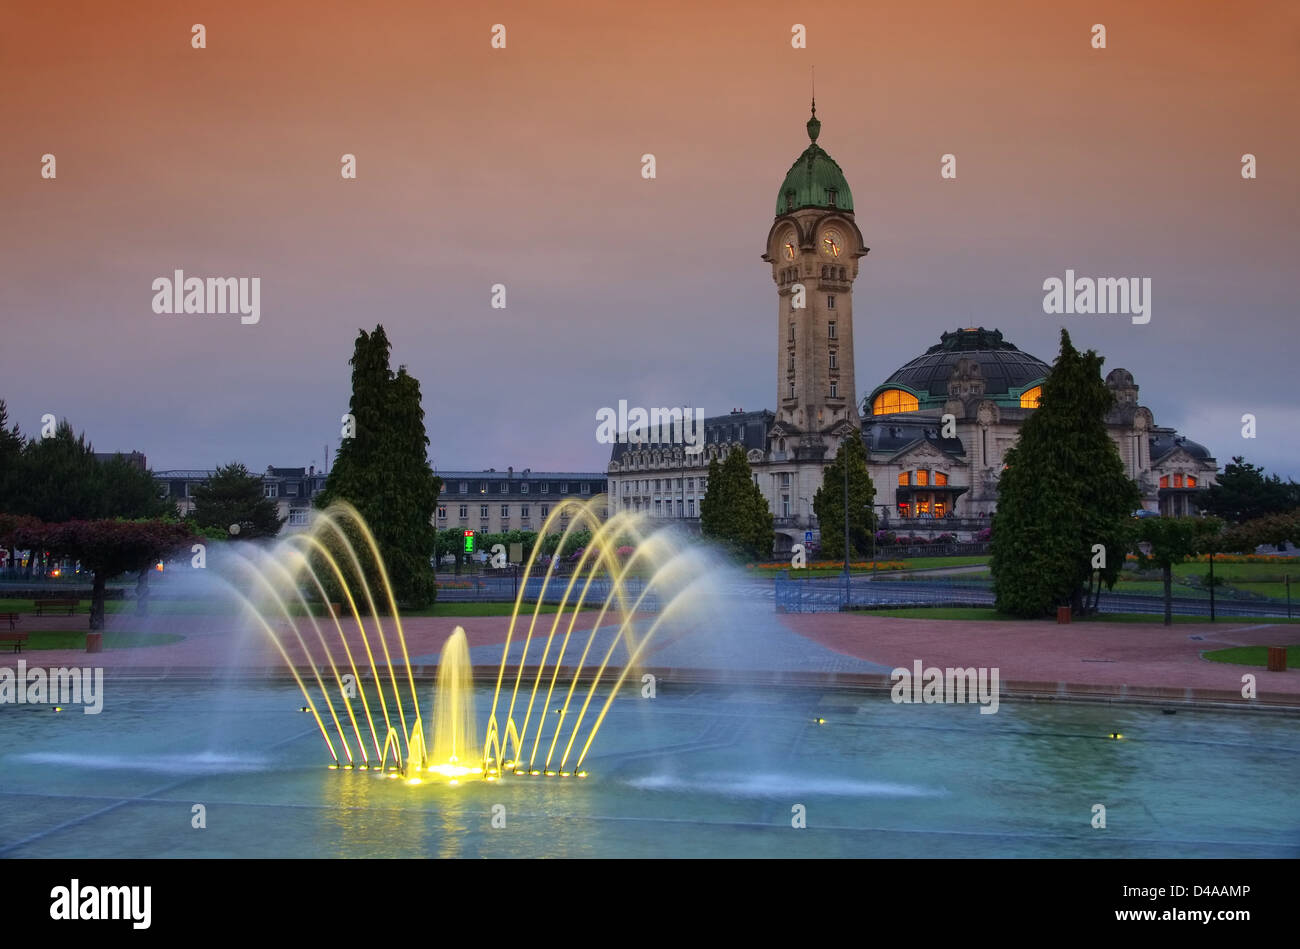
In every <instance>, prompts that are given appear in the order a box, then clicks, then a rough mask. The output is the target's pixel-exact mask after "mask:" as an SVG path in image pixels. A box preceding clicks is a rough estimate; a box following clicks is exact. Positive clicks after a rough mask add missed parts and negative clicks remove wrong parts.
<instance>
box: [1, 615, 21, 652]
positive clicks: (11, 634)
mask: <svg viewBox="0 0 1300 949" xmlns="http://www.w3.org/2000/svg"><path fill="white" fill-rule="evenodd" d="M5 620H8V621H9V622H8V623H7V624H5ZM17 623H18V614H17V613H0V624H4V625H8V627H9V628H8V629H7V630H6V629H5V628H4V625H0V643H13V644H14V652H22V651H23V643H25V642H27V634H26V633H20V632H18V631H17V630H15V629H14V626H15V625H16V624H17Z"/></svg>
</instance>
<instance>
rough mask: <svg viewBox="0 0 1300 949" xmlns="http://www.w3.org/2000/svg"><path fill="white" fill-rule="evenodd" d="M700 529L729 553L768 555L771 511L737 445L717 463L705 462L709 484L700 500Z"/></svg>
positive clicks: (772, 539)
mask: <svg viewBox="0 0 1300 949" xmlns="http://www.w3.org/2000/svg"><path fill="white" fill-rule="evenodd" d="M700 529H701V531H702V532H703V534H704V536H705V537H707V538H710V539H711V540H714V541H716V542H717V543H719V544H720V545H721V546H722V547H723V548H724V549H725V550H727V551H728V552H729V553H731V554H732V556H736V557H744V558H748V559H751V560H764V559H766V558H768V557H770V556H772V545H773V543H774V542H775V540H776V535H775V534H774V532H773V531H772V512H771V511H770V510H768V506H767V501H766V499H764V497H763V492H762V491H760V490H759V488H758V485H757V484H755V483H754V480H753V477H752V475H751V474H750V471H749V461H748V459H746V457H745V450H744V449H743V448H741V447H740V446H739V445H737V446H736V447H735V448H733V449H732V450H731V454H729V455H727V458H726V460H725V461H723V462H721V463H719V462H718V459H717V458H714V459H713V460H712V461H710V462H709V487H708V489H707V490H706V491H705V492H704V500H702V501H701V502H700Z"/></svg>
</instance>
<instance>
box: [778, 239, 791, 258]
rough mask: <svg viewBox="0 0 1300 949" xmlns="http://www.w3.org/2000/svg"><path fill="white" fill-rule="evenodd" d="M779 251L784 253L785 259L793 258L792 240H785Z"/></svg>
mask: <svg viewBox="0 0 1300 949" xmlns="http://www.w3.org/2000/svg"><path fill="white" fill-rule="evenodd" d="M781 252H782V253H783V254H785V259H786V260H794V241H786V242H785V243H784V244H782V245H781Z"/></svg>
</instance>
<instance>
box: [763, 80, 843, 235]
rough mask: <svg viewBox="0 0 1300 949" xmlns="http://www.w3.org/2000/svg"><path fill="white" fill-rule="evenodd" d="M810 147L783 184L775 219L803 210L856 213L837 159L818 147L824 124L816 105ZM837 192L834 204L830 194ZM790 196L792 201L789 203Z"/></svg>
mask: <svg viewBox="0 0 1300 949" xmlns="http://www.w3.org/2000/svg"><path fill="white" fill-rule="evenodd" d="M807 128H808V139H809V145H808V147H807V148H805V149H804V151H803V154H802V155H800V156H799V157H798V159H796V160H795V163H794V164H793V165H791V166H790V170H789V171H787V172H786V173H785V180H784V181H783V182H781V190H780V191H778V192H777V194H776V216H777V217H780V216H781V215H782V214H788V213H790V212H791V211H797V210H799V209H800V208H835V209H837V210H840V211H848V212H850V213H852V211H853V192H851V191H850V190H849V183H848V181H847V180H845V178H844V172H843V171H841V170H840V166H839V165H838V164H836V162H835V159H834V158H831V156H830V155H828V154H826V150H825V149H823V148H822V147H821V146H820V145H818V144H817V135H818V134H819V133H820V132H821V128H822V124H821V122H820V121H819V120H818V119H817V103H816V102H815V101H814V102H813V108H812V118H811V119H809V120H808V125H807ZM830 191H834V192H835V200H834V203H831V201H830V200H829V198H828V192H830ZM787 196H788V197H789V198H790V200H789V201H787V200H786V198H787Z"/></svg>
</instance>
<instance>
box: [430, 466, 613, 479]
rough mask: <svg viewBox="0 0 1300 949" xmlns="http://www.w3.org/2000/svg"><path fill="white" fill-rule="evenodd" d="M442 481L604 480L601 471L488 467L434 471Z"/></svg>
mask: <svg viewBox="0 0 1300 949" xmlns="http://www.w3.org/2000/svg"><path fill="white" fill-rule="evenodd" d="M434 474H436V475H437V476H438V477H439V478H441V479H442V480H443V481H458V480H460V481H508V480H513V481H604V480H605V472H603V471H533V470H531V469H529V468H525V469H523V470H522V471H516V472H514V473H513V474H512V473H511V472H510V471H508V470H506V471H497V470H496V469H493V468H489V469H487V470H485V471H434Z"/></svg>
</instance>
